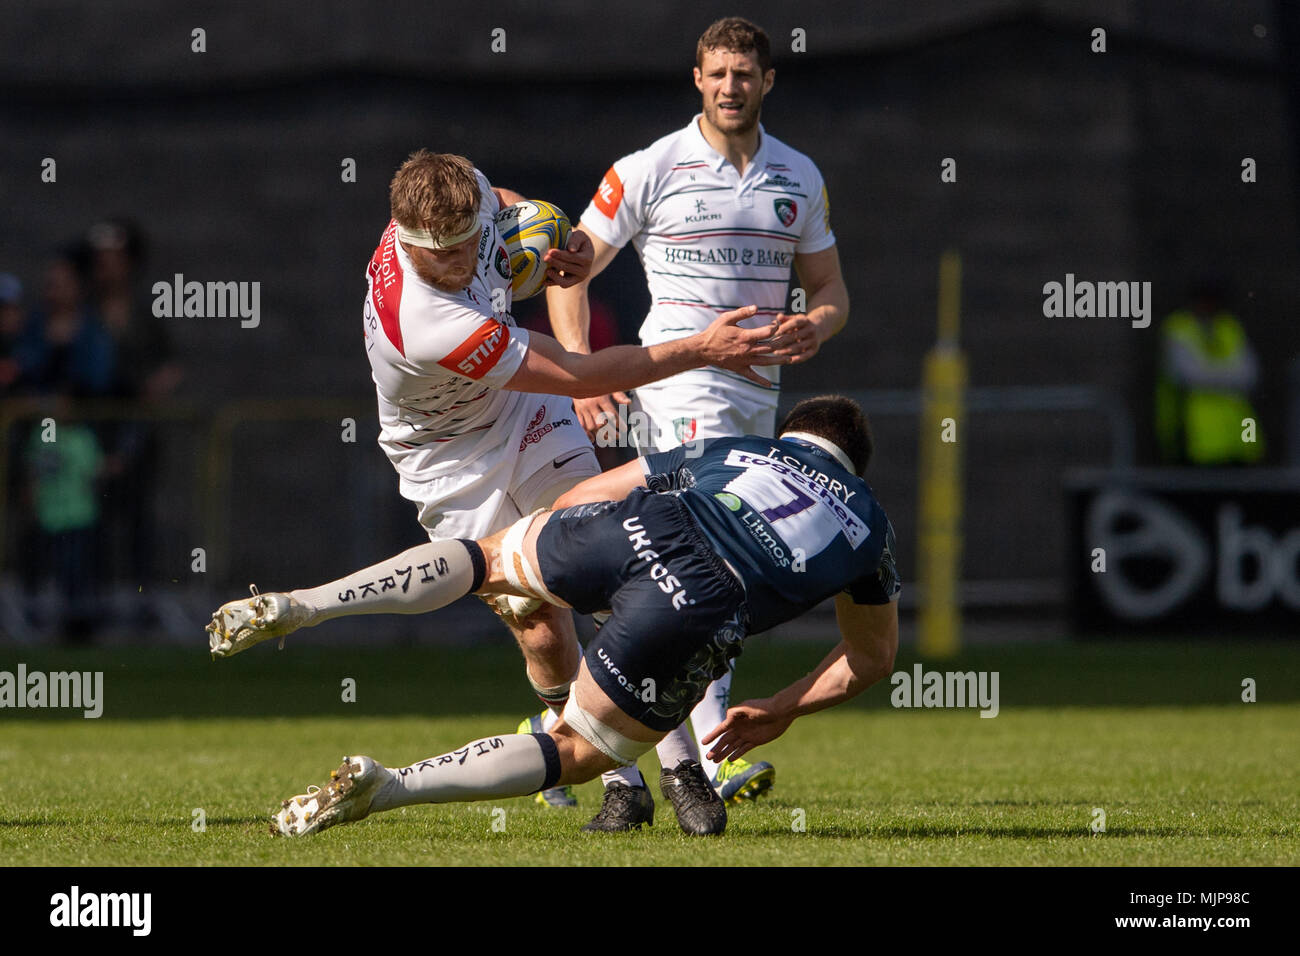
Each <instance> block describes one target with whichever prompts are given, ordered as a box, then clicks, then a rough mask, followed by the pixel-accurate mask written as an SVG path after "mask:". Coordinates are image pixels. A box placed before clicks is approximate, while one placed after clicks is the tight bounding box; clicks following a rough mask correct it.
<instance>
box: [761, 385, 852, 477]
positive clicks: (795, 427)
mask: <svg viewBox="0 0 1300 956" xmlns="http://www.w3.org/2000/svg"><path fill="white" fill-rule="evenodd" d="M786 432H807V433H808V434H810V435H816V436H818V437H819V438H825V439H826V440H827V441H831V442H834V443H835V444H836V445H837V446H839V448H840V450H841V451H843V452H844V454H846V455H848V456H849V461H851V462H853V470H854V471H855V472H857V473H858V474H859V475H860V474H862V473H863V472H864V471H866V470H867V465H868V463H870V461H871V452H872V448H873V442H872V439H871V424H870V423H869V422H868V421H867V416H866V415H865V414H864V413H863V411H862V407H861V406H860V405H859V404H858V403H857V402H855V401H854V400H853V399H851V398H846V397H845V396H843V395H819V396H817V397H816V398H805V399H804V400H803V401H802V402H800V403H799V404H798V405H796V406H795V407H794V408H792V409H790V414H789V415H786V416H785V420H784V421H783V422H781V427H780V428H778V429H777V430H776V433H777V435H778V436H779V435H784V434H785V433H786Z"/></svg>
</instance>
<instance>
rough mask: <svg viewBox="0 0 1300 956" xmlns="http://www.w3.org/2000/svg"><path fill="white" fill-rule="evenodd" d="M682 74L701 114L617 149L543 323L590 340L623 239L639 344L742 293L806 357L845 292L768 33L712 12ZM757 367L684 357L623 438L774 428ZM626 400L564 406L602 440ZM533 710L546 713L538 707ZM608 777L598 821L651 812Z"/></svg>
mask: <svg viewBox="0 0 1300 956" xmlns="http://www.w3.org/2000/svg"><path fill="white" fill-rule="evenodd" d="M694 76H695V86H696V88H697V89H699V91H700V93H701V95H702V97H703V111H702V113H701V114H700V115H698V116H696V117H695V118H694V119H692V120H691V121H690V122H689V123H688V124H687V125H686V126H685V128H683V129H681V130H678V131H677V132H675V133H670V134H669V135H667V136H665V137H663V138H662V139H660V140H657V141H656V142H654V143H652V144H651V145H650V146H649V147H648V148H646V149H643V150H641V151H640V152H636V153H633V154H631V155H629V156H625V157H623V158H622V159H620V160H618V161H617V162H615V163H614V165H613V166H611V167H610V169H609V171H608V172H606V173H605V177H604V179H603V180H602V181H601V183H600V187H599V189H598V190H597V192H596V195H595V197H594V198H593V199H592V201H591V204H590V205H589V206H588V207H587V209H586V211H585V212H584V213H583V215H582V222H581V227H582V229H583V231H584V232H586V233H587V234H588V235H589V236H590V237H591V240H592V245H593V246H594V248H595V260H594V262H593V263H592V267H591V270H590V273H589V274H588V275H587V276H586V277H585V278H584V279H583V280H582V281H581V282H580V283H577V284H572V285H568V286H566V287H556V288H552V289H550V290H549V291H548V293H547V305H548V308H549V311H550V316H551V323H552V327H553V329H554V332H555V337H556V338H557V339H558V340H559V341H560V343H561V344H563V345H564V347H565V348H567V349H569V350H570V351H574V352H586V351H589V348H588V339H587V330H588V326H589V323H590V311H589V307H588V300H587V286H588V283H589V282H590V281H591V279H592V278H594V277H595V276H596V275H598V274H599V273H600V272H601V270H603V269H604V268H605V267H606V266H607V265H608V264H609V263H610V261H611V260H612V259H613V258H614V256H615V255H616V254H617V253H618V251H619V249H621V248H622V247H623V246H624V245H626V244H627V243H628V242H631V243H632V245H633V246H634V247H635V249H636V251H637V255H638V256H639V257H640V259H641V264H642V266H643V267H644V268H645V273H646V281H647V282H648V284H649V287H650V296H651V306H650V313H649V315H647V316H646V319H645V322H644V323H643V324H642V326H641V331H640V338H641V341H642V343H644V344H646V345H651V344H656V343H663V342H670V341H673V340H675V339H678V338H680V337H682V336H686V335H692V334H694V333H696V332H698V331H699V330H700V329H703V328H705V327H706V326H707V325H708V324H709V323H710V322H711V321H713V319H714V318H715V317H716V316H717V315H718V314H719V313H725V312H727V311H729V310H730V309H733V308H735V307H736V305H737V304H739V303H757V304H758V307H759V308H758V313H757V315H756V316H755V318H754V319H753V320H751V322H750V323H747V324H759V323H762V322H766V321H770V320H771V319H772V318H773V317H775V319H776V320H777V321H778V322H779V323H780V329H781V341H782V343H783V345H792V346H793V350H794V354H793V355H792V356H791V358H790V361H791V362H804V361H807V360H808V359H810V358H812V357H813V356H814V355H815V354H816V353H817V350H818V349H819V348H820V346H821V344H822V343H823V342H825V341H826V340H827V339H829V338H830V337H831V336H833V335H835V334H836V333H837V332H838V331H840V329H842V328H843V327H844V323H845V321H846V320H847V318H848V311H849V297H848V290H847V289H846V288H845V285H844V280H843V278H842V276H841V274H840V262H839V253H838V252H837V250H836V247H835V235H834V233H832V232H831V228H830V215H829V211H828V207H827V197H826V188H825V186H824V184H823V181H822V177H821V174H820V173H819V172H818V170H817V167H816V166H815V165H814V164H813V162H812V160H810V159H809V158H808V157H807V156H805V155H803V154H802V153H800V152H797V151H796V150H794V149H791V148H790V147H789V146H787V145H785V144H784V143H782V142H780V141H779V140H777V139H776V138H775V137H773V136H771V135H770V134H768V133H767V131H766V130H764V129H763V127H762V126H761V125H760V124H759V114H760V111H761V108H762V103H763V97H764V96H766V95H767V93H768V92H769V91H770V90H771V89H772V84H773V80H774V78H775V71H774V70H773V69H772V66H771V48H770V44H769V41H768V38H767V36H766V34H765V33H763V31H762V30H761V29H759V28H758V27H756V26H755V25H754V24H752V23H749V22H748V21H746V20H743V19H740V18H739V17H729V18H727V19H724V20H719V21H718V22H716V23H714V24H713V25H712V26H710V27H709V28H708V29H707V30H706V31H705V32H704V33H703V35H702V36H701V37H700V39H699V43H698V44H697V47H696V66H695V71H694ZM791 267H793V268H794V270H795V272H796V273H797V275H798V278H799V287H800V288H801V289H802V290H803V294H804V299H805V303H806V304H805V306H804V308H805V310H806V311H804V312H802V313H797V314H791V313H787V312H786V311H785V299H786V289H787V286H788V285H789V281H790V269H791ZM763 372H764V375H765V377H766V378H767V379H768V381H765V382H763V383H756V382H754V381H753V380H752V379H747V378H745V377H741V376H738V375H734V374H732V373H730V372H727V371H725V370H718V369H695V370H691V371H688V372H683V373H682V374H680V375H674V376H672V377H671V378H666V379H662V380H660V381H658V382H656V383H655V384H653V385H651V386H644V387H640V388H637V389H636V393H635V396H634V397H633V398H632V400H631V402H632V409H633V414H631V415H627V416H626V420H627V421H629V422H631V423H633V425H634V426H637V428H636V429H634V432H635V434H634V437H633V441H634V442H635V443H636V444H637V446H638V449H639V450H640V452H641V453H642V454H645V453H647V452H651V451H666V450H668V449H670V448H672V447H673V446H675V445H678V444H680V443H682V442H691V441H700V440H703V439H709V438H722V437H734V436H738V435H746V434H755V435H768V436H770V435H771V434H772V430H773V427H774V425H775V416H776V407H777V399H778V396H779V381H780V377H779V369H778V368H767V369H763ZM628 401H629V399H628V397H627V396H626V395H625V394H623V393H621V392H620V393H616V394H614V395H612V396H608V395H607V396H598V397H596V398H593V399H587V400H581V399H580V400H578V401H577V402H575V403H574V407H575V410H576V411H577V415H578V420H579V421H580V422H581V423H582V426H583V427H584V428H585V429H587V431H588V433H590V434H592V435H593V436H595V437H596V438H597V441H599V442H601V443H604V442H605V441H607V440H610V439H612V438H615V437H616V434H617V433H616V431H615V428H616V426H615V424H613V423H615V422H617V421H619V420H620V416H619V414H618V410H617V403H623V404H626V403H627V402H628ZM637 413H640V414H639V415H638V414H637ZM646 423H648V427H646V428H644V430H641V426H644V425H645V424H646ZM730 688H731V674H730V673H727V674H726V675H724V676H723V677H722V678H720V679H719V680H718V681H716V682H715V683H714V685H713V686H712V687H711V688H710V689H709V692H708V694H706V696H705V697H704V699H703V700H702V701H701V702H700V704H699V706H698V707H697V708H696V709H695V710H694V711H693V712H692V714H691V722H692V724H693V725H694V729H695V734H696V736H697V738H698V737H702V736H703V735H705V734H707V733H708V732H709V731H710V730H712V729H713V728H714V727H716V726H718V725H719V724H720V723H721V722H722V721H723V719H724V717H725V716H726V712H727V703H728V698H729V696H730ZM534 719H535V720H537V718H534ZM544 723H545V724H546V725H547V727H548V728H549V724H550V720H549V719H547V720H546V721H544ZM657 749H658V753H659V759H660V762H661V763H663V764H664V766H667V767H673V766H677V765H678V763H679V762H681V761H682V760H687V759H696V754H697V752H696V748H695V744H694V742H693V741H692V740H691V738H690V735H689V733H687V732H686V731H685V730H684V729H683V730H682V731H680V732H677V733H674V734H670V735H669V736H668V737H667V738H665V739H664V741H663V743H662V744H660V745H659V747H658V748H657ZM704 750H705V748H703V747H700V749H699V754H700V755H701V756H700V759H701V761H702V764H703V768H704V772H705V774H706V776H708V777H709V778H710V779H711V780H712V782H713V784H714V786H715V788H716V789H717V790H718V791H719V793H720V794H721V795H722V796H723V797H724V799H726V800H728V802H735V801H737V800H739V799H742V798H745V797H752V796H757V795H758V794H759V793H762V792H763V791H764V790H766V789H767V788H768V787H770V786H771V785H772V782H773V780H774V778H775V771H774V770H773V768H772V765H771V764H769V763H766V762H760V763H756V764H749V763H747V762H745V761H742V760H732V761H723V762H722V763H721V764H717V763H714V762H712V761H710V760H709V759H708V757H707V755H703V752H704ZM604 779H605V783H606V787H607V789H606V795H605V796H606V800H605V806H604V807H603V808H602V811H601V815H600V816H599V817H598V818H597V820H595V821H593V822H592V827H593V828H594V829H610V830H617V829H627V828H630V827H633V826H636V825H638V824H639V823H640V822H642V821H644V820H645V819H647V818H648V817H649V815H651V814H652V812H653V808H652V803H651V800H650V795H649V791H648V789H646V788H645V782H644V780H643V779H642V777H641V775H640V774H639V773H638V772H637V770H636V768H635V767H633V768H631V769H628V770H619V771H616V772H613V773H609V774H606V775H605V778H604ZM623 787H627V788H628V789H627V790H623V789H622V788H623Z"/></svg>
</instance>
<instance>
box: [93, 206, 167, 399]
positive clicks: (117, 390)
mask: <svg viewBox="0 0 1300 956" xmlns="http://www.w3.org/2000/svg"><path fill="white" fill-rule="evenodd" d="M86 246H87V249H88V254H89V258H90V280H91V300H92V302H93V303H94V306H95V309H96V310H97V311H98V313H99V315H100V317H101V319H102V320H103V322H104V326H105V328H107V329H108V331H109V334H110V335H112V336H113V342H114V345H115V349H116V353H117V376H116V379H115V381H114V387H113V393H114V394H115V395H116V396H117V397H119V398H131V399H142V400H145V401H158V400H161V399H164V398H166V397H167V396H168V395H170V394H171V393H172V392H173V391H175V389H176V386H177V385H178V384H179V382H180V380H181V377H182V374H183V373H182V370H181V367H180V364H179V363H178V362H177V361H176V357H175V350H174V349H173V348H172V342H171V336H170V334H169V333H168V329H167V326H166V325H165V323H164V322H163V321H162V320H161V319H159V318H157V317H156V316H155V315H154V314H153V310H152V308H151V307H150V302H149V301H148V300H147V297H146V296H145V295H144V294H143V289H142V288H141V270H142V268H143V266H144V259H145V251H146V249H145V237H144V233H143V232H142V231H141V229H140V227H139V226H138V225H137V224H136V223H134V222H132V221H130V220H127V219H108V220H105V221H103V222H99V223H96V224H95V225H94V226H91V228H90V230H89V231H88V232H87V234H86Z"/></svg>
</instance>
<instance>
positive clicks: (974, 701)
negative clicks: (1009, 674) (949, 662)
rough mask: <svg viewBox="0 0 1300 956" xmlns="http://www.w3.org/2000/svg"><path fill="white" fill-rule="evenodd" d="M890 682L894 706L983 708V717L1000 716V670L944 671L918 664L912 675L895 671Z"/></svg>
mask: <svg viewBox="0 0 1300 956" xmlns="http://www.w3.org/2000/svg"><path fill="white" fill-rule="evenodd" d="M889 682H890V683H891V684H893V685H894V690H893V692H892V693H890V695H889V702H890V703H891V704H893V705H894V706H895V707H981V708H983V709H982V710H980V716H981V717H996V716H997V715H998V672H997V671H980V672H979V673H978V674H976V672H975V671H966V672H964V673H963V672H961V671H948V672H946V673H943V672H940V671H926V670H923V669H922V667H921V665H920V664H916V665H913V667H912V673H910V674H909V673H908V672H907V671H895V672H894V674H893V676H892V677H890V678H889Z"/></svg>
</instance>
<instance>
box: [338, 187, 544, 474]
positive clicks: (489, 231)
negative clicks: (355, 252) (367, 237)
mask: <svg viewBox="0 0 1300 956" xmlns="http://www.w3.org/2000/svg"><path fill="white" fill-rule="evenodd" d="M475 175H476V176H477V177H478V181H479V191H480V194H481V196H482V199H481V201H480V204H479V220H480V222H481V224H482V232H481V234H480V237H479V246H478V268H477V270H476V272H475V275H474V280H473V282H472V283H471V285H470V286H469V288H467V289H464V290H463V291H461V292H455V293H452V292H442V291H441V290H439V289H435V288H434V287H433V286H431V285H429V284H428V283H427V282H425V281H424V280H423V279H421V278H420V277H419V276H418V275H417V274H416V272H415V266H414V264H413V263H412V262H411V257H410V256H409V255H407V253H406V251H405V250H404V249H403V248H402V246H401V243H400V242H398V241H397V222H396V220H390V221H389V223H388V228H387V229H385V230H384V233H383V235H382V236H380V238H379V247H378V248H377V249H375V254H374V256H372V257H371V260H370V265H369V267H368V268H367V269H366V281H367V283H368V285H369V289H368V291H367V293H366V302H365V309H364V317H365V337H366V355H367V357H368V358H369V359H370V367H371V369H372V370H373V373H374V374H373V377H374V380H375V390H376V391H377V392H378V395H379V423H380V426H381V429H380V433H379V444H380V445H381V446H382V447H383V449H384V452H385V453H386V454H387V455H388V459H389V461H391V462H392V463H393V467H394V468H396V469H397V471H398V474H400V475H401V476H402V477H404V478H407V479H410V480H412V481H421V480H427V479H430V478H439V477H442V476H444V475H447V474H450V473H451V472H453V471H457V470H458V469H460V468H462V467H464V466H465V465H466V464H468V463H470V462H472V461H474V460H475V459H477V458H479V457H480V456H482V455H484V454H487V453H489V452H499V451H501V450H502V449H507V450H508V448H507V442H506V441H505V437H506V435H507V434H508V433H509V431H510V429H511V427H512V425H511V417H512V413H513V412H514V411H515V408H516V406H517V405H518V404H519V402H520V401H521V400H522V395H521V393H519V392H508V391H502V390H501V388H502V386H504V385H505V384H506V382H508V381H509V380H510V379H511V377H512V376H513V375H514V374H515V372H516V371H518V370H519V366H520V364H521V363H522V362H523V360H524V354H525V353H526V352H527V351H528V332H527V331H525V330H524V329H518V328H515V323H514V319H513V318H511V316H510V314H509V312H508V311H506V310H507V309H509V307H510V302H511V297H510V257H509V256H508V255H507V254H506V249H505V244H504V243H503V242H502V241H501V237H500V236H499V235H498V233H497V228H496V221H495V216H496V213H497V212H498V211H499V207H500V203H499V202H498V201H497V197H496V194H495V193H494V192H492V188H491V185H490V184H489V183H488V181H487V178H486V177H485V176H484V175H483V174H482V173H480V172H478V171H477V170H475ZM498 289H502V290H504V296H501V295H498V301H499V302H501V303H503V304H504V308H503V309H502V310H501V311H493V308H492V293H493V291H494V290H498Z"/></svg>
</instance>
